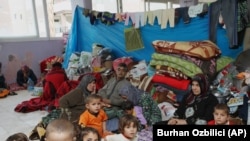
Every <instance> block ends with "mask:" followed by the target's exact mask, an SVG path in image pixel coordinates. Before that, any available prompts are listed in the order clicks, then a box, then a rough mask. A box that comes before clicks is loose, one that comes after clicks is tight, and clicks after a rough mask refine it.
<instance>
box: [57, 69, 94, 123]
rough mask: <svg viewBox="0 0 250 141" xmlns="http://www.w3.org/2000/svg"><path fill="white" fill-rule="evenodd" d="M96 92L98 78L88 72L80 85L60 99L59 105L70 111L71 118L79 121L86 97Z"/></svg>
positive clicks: (73, 120)
mask: <svg viewBox="0 0 250 141" xmlns="http://www.w3.org/2000/svg"><path fill="white" fill-rule="evenodd" d="M95 93H96V79H95V77H94V76H93V75H91V74H86V75H85V76H83V78H82V79H81V81H80V83H79V84H78V86H77V87H76V88H75V89H73V90H71V91H70V92H68V93H67V94H65V95H64V96H62V97H61V98H60V99H59V107H60V108H61V109H62V110H66V112H70V113H71V114H70V120H71V121H72V122H75V121H78V119H79V117H80V115H81V114H82V112H83V111H84V110H85V98H86V97H87V96H88V95H90V94H95Z"/></svg>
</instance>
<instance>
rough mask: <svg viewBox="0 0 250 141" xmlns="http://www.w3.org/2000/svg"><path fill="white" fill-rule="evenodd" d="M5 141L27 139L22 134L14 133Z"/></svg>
mask: <svg viewBox="0 0 250 141" xmlns="http://www.w3.org/2000/svg"><path fill="white" fill-rule="evenodd" d="M6 141H29V139H28V137H27V135H25V134H24V133H15V134H13V135H10V136H9V137H8V138H7V139H6Z"/></svg>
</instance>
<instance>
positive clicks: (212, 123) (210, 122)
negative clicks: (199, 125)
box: [207, 120, 235, 125]
mask: <svg viewBox="0 0 250 141" xmlns="http://www.w3.org/2000/svg"><path fill="white" fill-rule="evenodd" d="M207 125H216V124H215V120H210V121H209V122H208V123H207ZM229 125H235V124H234V123H233V122H232V121H230V120H229Z"/></svg>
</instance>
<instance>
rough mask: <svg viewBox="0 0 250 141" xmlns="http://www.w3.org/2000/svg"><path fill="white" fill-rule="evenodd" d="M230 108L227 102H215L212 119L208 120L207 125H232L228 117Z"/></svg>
mask: <svg viewBox="0 0 250 141" xmlns="http://www.w3.org/2000/svg"><path fill="white" fill-rule="evenodd" d="M229 112H230V109H229V107H228V106H227V104H222V103H220V104H217V105H216V106H215V107H214V113H213V115H214V120H211V121H209V122H208V123H207V124H208V125H233V123H232V122H231V121H230V120H229V119H230V114H229Z"/></svg>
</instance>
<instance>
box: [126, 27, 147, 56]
mask: <svg viewBox="0 0 250 141" xmlns="http://www.w3.org/2000/svg"><path fill="white" fill-rule="evenodd" d="M124 36H125V45H126V51H127V52H130V51H135V50H138V49H142V48H144V44H143V41H142V38H141V32H140V29H139V28H137V29H136V28H134V27H131V28H127V29H125V30H124Z"/></svg>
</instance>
